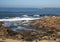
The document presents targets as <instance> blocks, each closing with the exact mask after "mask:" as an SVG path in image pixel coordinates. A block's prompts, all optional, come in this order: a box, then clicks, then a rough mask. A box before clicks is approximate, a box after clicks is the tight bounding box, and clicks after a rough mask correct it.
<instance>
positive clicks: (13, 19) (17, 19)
mask: <svg viewBox="0 0 60 42" xmlns="http://www.w3.org/2000/svg"><path fill="white" fill-rule="evenodd" d="M35 19H39V18H10V19H0V21H21V20H35Z"/></svg>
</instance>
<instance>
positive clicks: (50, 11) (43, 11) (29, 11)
mask: <svg viewBox="0 0 60 42" xmlns="http://www.w3.org/2000/svg"><path fill="white" fill-rule="evenodd" d="M37 14H38V15H40V16H44V15H58V16H59V15H60V8H0V18H2V17H9V16H15V17H21V16H22V15H28V16H33V15H37Z"/></svg>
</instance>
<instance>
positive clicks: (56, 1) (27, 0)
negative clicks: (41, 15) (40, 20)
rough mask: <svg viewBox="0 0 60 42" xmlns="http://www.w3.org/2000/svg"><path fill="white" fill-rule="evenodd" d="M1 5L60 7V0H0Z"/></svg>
mask: <svg viewBox="0 0 60 42" xmlns="http://www.w3.org/2000/svg"><path fill="white" fill-rule="evenodd" d="M0 7H21V8H45V7H55V8H60V0H0Z"/></svg>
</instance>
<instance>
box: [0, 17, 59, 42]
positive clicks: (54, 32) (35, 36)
mask: <svg viewBox="0 0 60 42" xmlns="http://www.w3.org/2000/svg"><path fill="white" fill-rule="evenodd" d="M2 24H3V22H0V38H2V40H3V41H5V40H6V39H14V40H23V41H32V42H33V41H35V42H38V41H41V40H54V41H56V42H60V17H57V16H56V17H53V16H52V17H51V16H50V17H47V18H42V19H38V20H33V21H31V22H30V24H29V27H31V28H33V29H36V30H43V31H46V32H37V31H34V30H24V29H22V30H19V31H18V32H15V31H12V30H11V29H9V28H8V27H5V26H2Z"/></svg>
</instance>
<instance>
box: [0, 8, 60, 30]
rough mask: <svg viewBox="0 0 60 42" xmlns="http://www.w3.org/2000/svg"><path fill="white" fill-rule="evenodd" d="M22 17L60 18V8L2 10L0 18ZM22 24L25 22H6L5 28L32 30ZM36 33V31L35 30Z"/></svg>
mask: <svg viewBox="0 0 60 42" xmlns="http://www.w3.org/2000/svg"><path fill="white" fill-rule="evenodd" d="M22 15H25V16H26V15H28V17H29V16H32V17H34V16H35V17H39V16H40V17H41V16H44V15H58V16H60V8H0V18H4V17H9V16H15V17H22ZM22 22H24V21H19V22H18V21H17V22H16V21H15V22H13V21H11V22H9V21H8V22H4V24H3V25H4V26H7V27H9V28H10V29H12V30H13V31H16V30H20V29H26V30H32V29H30V27H28V23H27V26H25V25H24V24H23V23H22ZM18 23H20V24H22V25H20V26H19V25H16V24H18ZM34 31H36V30H35V29H34Z"/></svg>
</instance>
